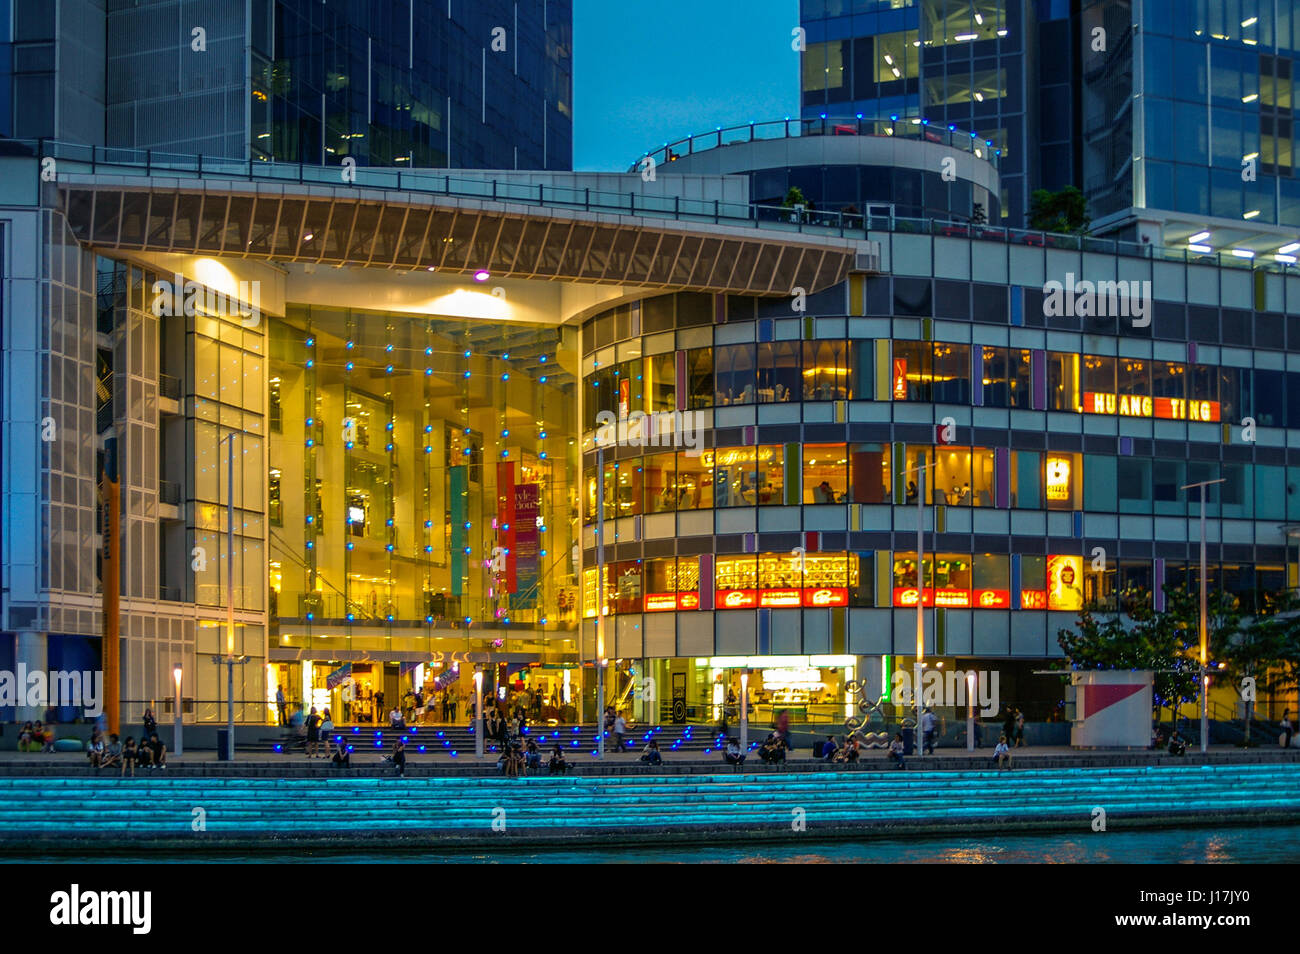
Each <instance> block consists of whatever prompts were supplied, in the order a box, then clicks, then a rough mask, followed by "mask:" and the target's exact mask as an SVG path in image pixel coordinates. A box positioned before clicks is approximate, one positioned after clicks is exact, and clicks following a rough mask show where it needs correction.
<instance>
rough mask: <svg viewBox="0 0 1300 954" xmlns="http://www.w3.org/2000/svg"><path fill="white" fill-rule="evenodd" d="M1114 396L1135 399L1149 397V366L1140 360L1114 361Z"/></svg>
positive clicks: (1124, 359) (1122, 359)
mask: <svg viewBox="0 0 1300 954" xmlns="http://www.w3.org/2000/svg"><path fill="white" fill-rule="evenodd" d="M1115 364H1116V367H1115V371H1116V376H1117V380H1116V388H1115V393H1116V394H1125V395H1130V396H1136V397H1143V398H1145V397H1149V396H1150V395H1151V379H1150V378H1151V366H1150V363H1149V362H1147V361H1144V360H1142V359H1141V358H1120V359H1118V360H1117V361H1116V363H1115Z"/></svg>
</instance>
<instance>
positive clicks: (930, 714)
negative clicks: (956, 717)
mask: <svg viewBox="0 0 1300 954" xmlns="http://www.w3.org/2000/svg"><path fill="white" fill-rule="evenodd" d="M938 728H939V717H938V716H936V715H935V714H934V710H933V709H931V708H930V707H929V706H926V708H925V712H924V714H922V716H921V731H922V732H923V733H924V736H923V738H924V740H925V742H924V745H925V751H926V753H927V754H929V755H934V737H935V735H936V734H937V730H938Z"/></svg>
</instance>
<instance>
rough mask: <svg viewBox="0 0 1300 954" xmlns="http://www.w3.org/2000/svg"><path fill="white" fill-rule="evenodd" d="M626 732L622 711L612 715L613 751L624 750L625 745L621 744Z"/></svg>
mask: <svg viewBox="0 0 1300 954" xmlns="http://www.w3.org/2000/svg"><path fill="white" fill-rule="evenodd" d="M626 733H627V720H626V719H624V718H623V713H621V712H620V713H619V714H618V715H617V716H615V717H614V751H615V752H626V751H627V746H625V745H624V744H623V736H624V735H625V734H626Z"/></svg>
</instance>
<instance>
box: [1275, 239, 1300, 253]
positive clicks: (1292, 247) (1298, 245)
mask: <svg viewBox="0 0 1300 954" xmlns="http://www.w3.org/2000/svg"><path fill="white" fill-rule="evenodd" d="M1298 249H1300V242H1292V243H1290V244H1289V245H1283V246H1282V247H1281V248H1280V249H1278V250H1277V253H1278V254H1279V255H1290V254H1291V253H1292V252H1294V251H1296V250H1298Z"/></svg>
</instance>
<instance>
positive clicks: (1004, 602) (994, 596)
mask: <svg viewBox="0 0 1300 954" xmlns="http://www.w3.org/2000/svg"><path fill="white" fill-rule="evenodd" d="M936 601H937V603H938V605H939V606H947V607H953V608H957V609H968V608H975V609H1009V608H1010V606H1011V593H1010V592H1009V591H1008V590H974V591H971V590H950V589H940V590H938V591H937V592H936V591H935V590H934V589H933V588H931V587H928V586H927V587H926V588H925V605H926V606H934V605H935V603H936ZM894 605H895V606H915V605H916V587H915V586H896V587H894Z"/></svg>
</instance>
